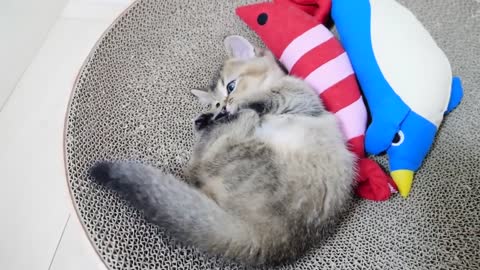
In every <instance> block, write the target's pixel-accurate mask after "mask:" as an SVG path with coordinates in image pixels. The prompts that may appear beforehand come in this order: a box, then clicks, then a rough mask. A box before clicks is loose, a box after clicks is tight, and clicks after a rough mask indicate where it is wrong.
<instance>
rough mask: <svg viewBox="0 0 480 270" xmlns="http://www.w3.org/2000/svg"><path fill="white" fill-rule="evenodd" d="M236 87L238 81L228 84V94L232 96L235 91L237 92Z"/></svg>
mask: <svg viewBox="0 0 480 270" xmlns="http://www.w3.org/2000/svg"><path fill="white" fill-rule="evenodd" d="M235 87H237V84H236V81H235V80H233V81H231V82H229V83H228V84H227V94H229V95H230V93H232V92H233V90H235Z"/></svg>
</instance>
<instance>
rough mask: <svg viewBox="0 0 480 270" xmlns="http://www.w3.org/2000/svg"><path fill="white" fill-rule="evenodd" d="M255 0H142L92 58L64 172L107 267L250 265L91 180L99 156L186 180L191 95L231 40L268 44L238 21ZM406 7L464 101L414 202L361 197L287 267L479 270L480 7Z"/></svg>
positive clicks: (71, 120)
mask: <svg viewBox="0 0 480 270" xmlns="http://www.w3.org/2000/svg"><path fill="white" fill-rule="evenodd" d="M251 2H254V1H247V0H242V1H241V0H238V1H209V0H201V1H188V2H187V1H180V0H176V1H156V0H143V1H138V2H136V3H135V4H134V5H133V6H132V7H131V8H130V9H128V10H127V11H126V12H125V13H124V14H123V15H122V16H121V17H120V18H119V19H118V20H117V21H116V22H115V23H114V24H113V26H112V27H111V28H110V29H109V30H108V31H107V32H106V33H105V34H104V36H103V37H102V38H101V40H100V41H99V42H98V45H97V46H96V48H95V49H94V50H93V52H92V53H91V55H90V56H89V57H88V59H87V60H86V62H85V65H84V67H83V68H82V70H81V72H80V75H79V77H78V80H77V82H76V85H75V87H74V92H73V96H72V99H71V102H70V107H69V111H68V116H67V122H66V136H65V149H66V151H65V155H66V167H67V175H68V182H69V186H70V190H71V195H72V197H73V201H74V204H75V206H76V209H77V212H78V215H79V216H80V218H81V221H82V223H83V225H84V227H85V230H86V232H87V234H88V236H89V238H90V239H91V242H92V244H93V246H94V247H95V249H96V250H97V251H98V254H99V256H100V257H101V258H102V259H103V260H104V262H105V263H106V265H107V266H108V267H109V268H110V269H122V270H123V269H138V270H140V269H141V270H146V269H242V267H241V266H238V265H233V264H227V263H225V262H222V260H221V259H220V258H207V257H206V256H204V255H203V254H202V253H200V252H198V251H197V250H196V249H195V248H192V247H185V246H182V245H178V244H176V243H175V242H174V240H172V239H171V238H170V237H169V235H168V234H166V233H165V232H164V231H163V230H161V229H160V228H158V227H156V226H155V225H152V224H150V223H148V222H146V221H145V220H144V218H143V216H142V214H141V213H139V212H138V211H136V210H134V209H132V208H131V207H130V206H129V205H128V204H127V203H126V202H125V201H124V200H123V199H121V198H120V197H119V196H117V195H116V194H114V193H112V192H110V191H108V190H106V189H103V188H101V187H99V186H97V185H95V184H93V183H92V182H91V181H90V179H88V177H87V173H86V172H87V169H88V168H89V167H90V166H91V165H92V164H93V163H94V162H95V161H96V160H100V159H109V160H116V159H122V160H125V159H129V160H140V161H142V162H145V163H148V164H151V165H154V166H158V167H162V168H165V169H166V170H167V171H170V172H172V173H174V174H178V173H179V172H180V168H181V167H182V166H184V165H185V163H186V162H187V161H188V158H189V154H190V151H191V148H192V144H193V142H194V138H193V133H192V119H193V117H194V116H195V115H196V114H197V113H198V112H200V110H201V107H200V106H199V105H198V103H197V102H196V101H195V99H194V98H193V96H192V95H191V94H190V89H192V88H196V87H202V86H207V85H208V84H209V83H210V78H212V77H213V75H214V74H215V73H216V72H217V70H218V68H219V66H220V64H221V63H222V61H223V59H224V57H225V54H224V49H223V42H222V41H223V38H224V37H225V36H227V35H230V34H240V35H244V36H246V37H247V38H248V39H250V40H251V41H252V42H253V43H256V44H258V45H261V42H260V41H259V40H258V38H257V37H256V36H255V35H254V34H253V33H252V32H251V31H250V30H249V29H248V28H247V27H246V26H245V25H244V24H243V23H242V22H241V21H240V20H239V19H238V18H237V17H236V16H235V14H234V8H235V7H236V6H239V5H242V4H247V3H251ZM401 2H402V3H404V4H406V6H408V7H410V8H411V9H412V11H413V12H414V13H416V14H417V15H418V16H419V18H420V19H421V21H422V22H424V23H425V25H426V27H427V28H428V29H429V30H430V31H431V32H432V34H433V36H434V37H435V38H436V39H437V41H438V43H439V45H440V46H441V47H442V48H443V49H445V51H446V53H447V55H448V56H449V57H450V59H451V62H452V66H453V68H454V71H455V74H457V75H460V76H461V77H462V79H463V82H464V87H465V97H464V100H463V102H462V104H461V105H460V106H459V108H457V109H456V110H455V111H454V112H453V113H451V114H450V115H449V116H448V117H446V120H445V121H444V124H443V126H442V128H441V131H440V132H439V134H438V137H437V140H436V143H435V146H434V147H433V149H432V151H431V153H430V155H429V156H428V158H427V159H426V161H425V163H424V165H423V167H422V169H421V170H420V171H419V172H418V174H417V175H416V179H415V183H414V187H413V190H412V193H411V196H410V197H409V198H408V199H407V200H404V199H402V198H400V197H399V196H395V197H394V198H392V199H391V200H389V201H387V202H381V203H374V202H369V201H360V200H356V201H355V202H354V203H353V204H352V209H351V210H350V211H349V212H348V213H347V214H346V216H345V217H344V219H343V221H342V222H341V223H340V224H339V227H338V228H337V229H336V231H335V233H333V234H332V235H331V236H330V237H328V238H327V239H326V240H325V241H323V242H321V243H318V245H317V247H316V248H314V249H312V250H311V251H310V252H309V253H308V254H306V256H304V257H303V258H301V259H300V260H298V261H297V262H295V263H293V264H291V265H286V266H284V267H283V269H480V255H479V254H480V251H479V250H480V248H479V243H480V220H479V218H480V210H479V209H480V205H479V204H480V190H479V186H480V180H479V177H480V155H479V153H480V144H479V138H480V136H479V133H480V124H479V123H480V122H479V121H478V116H479V115H480V107H479V106H478V104H479V103H480V92H479V91H477V90H478V88H479V87H480V79H479V78H480V77H479V76H478V74H479V73H480V70H479V65H480V63H479V62H478V56H479V55H480V44H479V42H478V40H479V38H480V32H479V31H477V30H478V29H479V28H480V15H479V10H480V3H479V2H478V1H472V0H469V1H456V0H448V1H447V0H445V1H441V2H437V1H416V0H408V1H407V0H403V1H401ZM475 29H476V30H475ZM378 160H379V161H380V162H381V163H382V164H383V165H385V164H386V163H385V159H384V158H379V159H378Z"/></svg>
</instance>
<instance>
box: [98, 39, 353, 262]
mask: <svg viewBox="0 0 480 270" xmlns="http://www.w3.org/2000/svg"><path fill="white" fill-rule="evenodd" d="M226 45H227V49H228V50H229V53H230V57H231V58H230V59H228V60H227V61H226V63H225V65H224V67H223V69H222V71H221V74H220V79H219V80H218V81H217V82H216V84H215V85H214V86H213V88H212V89H209V90H208V91H206V92H202V91H200V90H195V91H193V93H194V94H195V95H197V96H198V97H199V99H200V100H201V101H202V102H204V103H209V104H212V110H211V111H210V112H207V113H204V114H202V115H200V116H199V117H198V118H197V119H196V121H195V130H196V132H197V134H198V137H199V138H198V143H197V144H196V146H195V148H194V152H193V156H192V157H191V160H190V163H189V165H188V167H187V168H186V170H185V176H186V178H187V180H188V181H187V183H185V182H182V181H180V180H178V179H176V178H175V177H174V176H172V175H167V174H164V173H163V172H162V171H160V170H159V169H156V168H153V167H149V166H145V165H141V164H136V163H129V162H115V163H114V162H99V163H97V164H96V165H95V166H94V167H93V168H92V169H91V176H92V178H93V179H94V180H95V181H97V182H99V183H101V184H103V185H106V186H108V187H110V188H113V189H114V190H116V191H119V192H120V193H122V194H123V195H124V196H125V197H126V198H127V199H128V200H129V201H130V202H131V203H132V204H133V205H134V206H136V207H137V208H139V209H141V210H143V211H144V212H145V215H146V216H147V218H149V219H150V220H151V221H152V222H154V223H156V224H158V225H160V226H161V227H163V228H165V229H166V230H167V231H168V232H169V233H170V234H172V235H173V236H174V237H176V239H178V240H180V241H182V242H183V243H186V244H191V245H194V246H196V247H198V248H200V249H202V250H204V251H206V252H208V253H210V254H212V255H222V256H225V257H226V258H229V259H232V260H235V261H238V262H241V263H244V264H249V265H259V264H276V263H280V262H283V261H285V260H289V259H293V258H296V257H297V256H299V255H301V254H303V253H304V252H305V250H306V248H308V247H309V246H310V244H311V243H312V242H313V241H315V240H316V238H317V237H318V236H319V232H320V230H321V229H322V228H323V227H324V226H325V224H326V223H327V222H329V220H331V219H332V218H334V217H335V216H336V215H338V213H339V212H340V211H341V210H342V209H343V208H344V207H345V205H346V203H347V201H348V200H349V198H350V196H351V189H352V183H353V179H354V177H355V171H354V165H355V160H354V157H353V155H352V154H351V153H350V152H349V151H348V150H347V148H346V145H345V142H344V140H343V138H342V135H341V132H340V130H339V128H338V127H337V122H336V120H335V118H334V116H333V115H332V114H330V113H328V112H326V111H325V109H324V108H323V106H322V104H321V102H320V100H319V98H318V96H317V95H316V94H315V93H314V92H313V90H312V89H311V88H310V87H308V86H307V85H306V84H305V83H304V82H303V81H301V80H299V79H296V78H293V77H290V76H287V75H285V73H284V72H283V71H282V69H281V68H280V67H279V66H278V65H277V63H276V61H275V59H274V57H273V56H272V55H271V53H270V52H268V51H262V50H257V49H254V48H253V46H252V45H251V44H250V43H248V42H247V41H246V40H245V39H243V38H242V37H239V36H233V37H229V38H227V39H226ZM232 81H234V87H232V85H230V88H231V89H232V88H234V90H233V92H231V93H230V94H229V95H227V90H226V87H227V85H228V84H229V82H232Z"/></svg>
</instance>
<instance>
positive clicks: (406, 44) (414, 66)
mask: <svg viewBox="0 0 480 270" xmlns="http://www.w3.org/2000/svg"><path fill="white" fill-rule="evenodd" d="M370 6H371V35H372V37H371V38H372V47H373V52H374V54H375V58H376V60H377V64H378V66H379V67H380V69H381V70H382V73H383V75H384V77H385V79H386V80H387V82H388V83H389V84H390V86H391V87H392V88H393V90H394V91H395V92H396V94H397V95H398V96H399V97H400V98H401V99H402V100H403V102H405V104H407V105H408V106H409V107H410V108H411V109H412V110H413V111H414V112H416V113H417V114H419V115H420V116H422V117H424V118H425V119H427V120H429V121H430V122H432V123H433V124H435V125H436V126H438V125H439V124H440V122H441V121H442V119H443V114H444V112H445V110H446V108H447V106H448V102H449V99H450V90H451V85H452V71H451V67H450V63H449V61H448V59H447V57H446V55H445V54H444V53H443V51H442V50H441V49H440V48H439V47H438V46H437V44H436V43H435V41H434V40H433V38H432V37H431V35H430V34H429V33H428V32H427V30H426V29H425V28H424V27H423V25H422V24H421V23H420V22H419V21H418V20H417V19H416V18H415V16H414V15H413V14H412V13H411V12H410V11H409V10H407V9H406V8H404V7H403V6H401V5H400V4H399V3H397V2H396V1H394V0H370Z"/></svg>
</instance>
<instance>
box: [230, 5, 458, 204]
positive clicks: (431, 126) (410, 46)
mask: <svg viewBox="0 0 480 270" xmlns="http://www.w3.org/2000/svg"><path fill="white" fill-rule="evenodd" d="M274 2H275V1H274ZM277 2H283V3H285V2H290V4H291V5H292V6H295V7H297V8H299V10H302V11H303V12H305V13H309V14H311V15H314V17H315V19H316V20H317V21H318V22H326V21H327V20H328V19H329V18H326V16H328V15H330V17H331V19H332V20H333V23H334V24H335V26H336V29H337V31H338V34H339V36H340V41H341V43H342V45H343V47H344V49H345V51H346V52H347V55H348V57H349V59H350V62H351V64H352V66H353V70H354V71H355V74H356V76H357V79H358V82H359V84H360V88H361V90H362V93H363V95H364V97H365V99H366V101H367V105H368V108H369V110H370V114H371V119H372V121H371V123H370V125H369V126H368V129H367V131H366V134H365V150H366V151H367V153H369V154H374V155H376V154H380V153H382V152H386V153H387V155H388V157H389V167H390V174H391V176H392V178H393V180H394V182H395V184H396V186H397V188H398V191H399V193H400V194H401V195H402V196H403V197H407V196H408V194H409V192H410V189H411V187H412V183H413V178H414V173H415V172H416V171H417V170H418V169H419V168H420V167H421V165H422V162H423V160H424V159H425V157H426V156H427V154H428V152H429V150H430V148H431V146H432V144H433V141H434V139H435V136H436V133H437V131H438V128H439V126H440V124H441V122H442V120H443V117H444V115H445V114H447V113H449V112H450V111H452V110H453V109H454V108H455V107H456V106H457V105H458V104H459V103H460V101H461V99H462V96H463V90H462V85H461V81H460V79H459V78H457V77H453V76H452V70H451V66H450V63H449V60H448V58H447V57H446V55H445V54H444V52H443V51H442V50H441V49H440V48H439V47H438V45H437V44H436V42H435V41H434V39H433V38H432V36H431V35H430V34H429V33H428V31H427V30H426V29H425V27H424V26H423V25H422V24H421V22H420V21H419V20H418V19H417V18H416V17H415V16H414V15H413V14H412V13H411V12H410V11H409V10H408V9H406V8H405V7H404V6H402V5H400V4H399V3H398V2H397V1H395V0H284V1H280V0H277ZM330 7H331V13H330V14H328V12H325V10H326V9H329V8H330ZM317 9H318V10H317ZM237 14H238V10H237ZM260 15H261V14H260ZM243 16H244V17H245V16H246V15H245V14H243ZM250 16H252V15H250ZM268 19H269V20H271V21H278V22H280V23H281V22H282V18H274V17H271V18H270V17H269V18H268ZM244 20H245V19H244ZM283 21H284V22H285V23H289V22H288V21H285V20H283ZM264 25H266V24H264ZM264 25H260V26H256V27H257V28H258V29H259V30H256V32H259V31H263V28H266V27H265V26H264ZM250 26H251V25H250ZM285 27H286V26H284V28H285ZM279 29H282V27H281V26H280V27H279ZM280 33H281V30H280V32H278V33H272V35H279V34H280Z"/></svg>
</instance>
